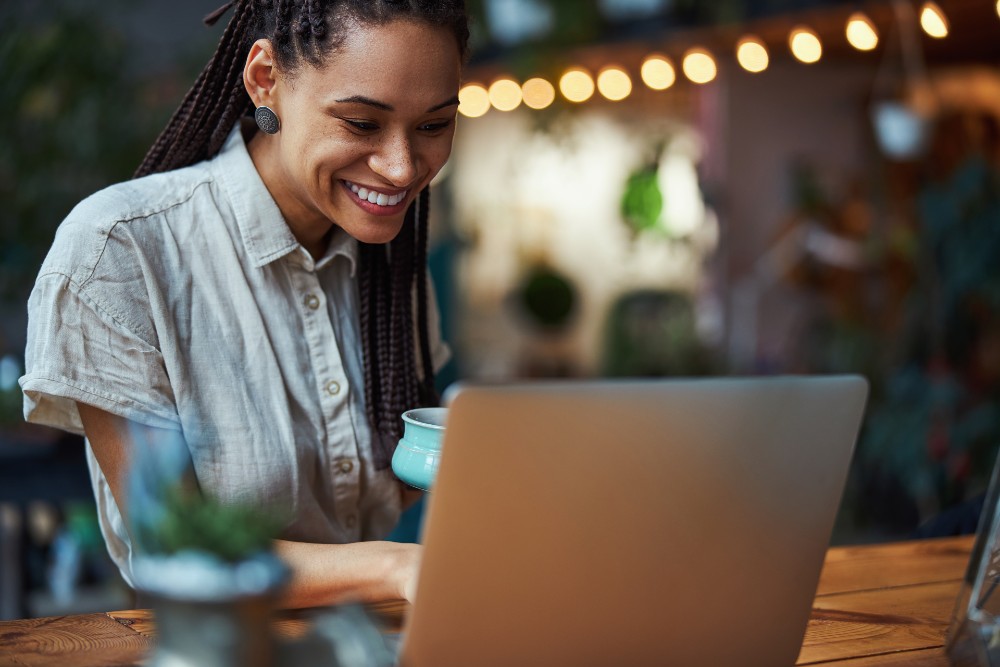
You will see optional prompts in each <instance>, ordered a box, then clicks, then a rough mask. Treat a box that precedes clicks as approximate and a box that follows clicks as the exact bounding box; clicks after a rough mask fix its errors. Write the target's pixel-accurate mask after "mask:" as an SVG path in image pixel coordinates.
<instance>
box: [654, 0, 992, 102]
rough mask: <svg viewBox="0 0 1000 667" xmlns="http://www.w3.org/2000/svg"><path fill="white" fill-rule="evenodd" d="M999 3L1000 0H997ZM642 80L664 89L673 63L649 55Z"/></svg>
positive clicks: (671, 82)
mask: <svg viewBox="0 0 1000 667" xmlns="http://www.w3.org/2000/svg"><path fill="white" fill-rule="evenodd" d="M997 2H998V3H1000V0H997ZM639 73H640V74H641V75H642V80H643V82H644V83H645V84H646V85H647V86H649V87H650V88H652V89H653V90H666V89H667V88H669V87H670V86H672V85H674V81H676V80H677V73H676V72H675V71H674V65H673V63H671V62H670V60H669V59H667V58H666V57H665V56H661V55H655V54H654V55H651V56H649V57H647V58H646V60H644V61H643V63H642V68H641V69H640V70H639Z"/></svg>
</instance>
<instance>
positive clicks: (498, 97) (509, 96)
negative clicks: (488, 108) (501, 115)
mask: <svg viewBox="0 0 1000 667" xmlns="http://www.w3.org/2000/svg"><path fill="white" fill-rule="evenodd" d="M489 96H490V104H492V105H493V108H494V109H496V110H497V111H513V110H514V109H516V108H518V107H519V106H521V86H519V85H518V83H517V81H514V80H513V79H497V80H496V81H494V82H493V83H492V84H490V90H489Z"/></svg>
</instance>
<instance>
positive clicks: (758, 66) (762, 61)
mask: <svg viewBox="0 0 1000 667" xmlns="http://www.w3.org/2000/svg"><path fill="white" fill-rule="evenodd" d="M736 60H737V62H739V64H740V67H742V68H743V69H745V70H746V71H748V72H755V73H756V72H763V71H764V70H766V69H767V66H768V63H770V57H769V56H768V54H767V47H766V46H764V42H762V41H760V39H758V38H757V37H753V36H751V35H748V36H746V37H744V38H743V39H741V40H740V41H739V44H737V45H736Z"/></svg>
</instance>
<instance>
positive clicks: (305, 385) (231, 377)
mask: <svg viewBox="0 0 1000 667" xmlns="http://www.w3.org/2000/svg"><path fill="white" fill-rule="evenodd" d="M230 9H232V10H233V16H232V18H231V20H230V22H229V24H228V26H227V28H226V30H225V32H224V34H223V36H222V39H221V41H220V44H219V47H218V49H217V51H216V53H215V55H214V57H213V58H212V59H211V61H210V62H209V64H208V65H207V66H206V67H205V69H204V70H203V72H202V73H201V75H200V76H199V77H198V79H197V81H196V82H195V85H194V87H193V88H192V89H191V91H190V92H189V93H188V94H187V96H186V97H185V98H184V100H183V101H182V102H181V105H180V107H179V108H178V109H177V111H176V112H175V114H174V116H173V117H172V118H171V120H170V122H169V123H168V125H167V127H166V129H165V130H164V131H163V132H162V134H161V135H160V137H159V138H158V139H157V140H156V142H155V144H154V145H153V147H152V148H151V149H150V151H149V153H148V154H147V156H146V158H145V160H144V161H143V163H142V164H141V165H140V167H139V169H138V170H137V172H136V178H135V179H134V180H132V181H129V182H127V183H122V184H119V185H115V186H112V187H111V188H108V189H106V190H103V191H101V192H99V193H97V194H95V195H93V196H91V197H89V198H87V199H86V200H84V201H83V202H82V203H81V204H80V205H79V206H77V207H76V209H74V211H73V212H72V213H71V214H70V215H69V217H68V218H67V219H66V220H65V221H64V222H63V224H62V225H61V227H60V229H59V232H58V234H57V237H56V240H55V242H54V244H53V247H52V249H51V250H50V252H49V255H48V257H47V258H46V261H45V263H44V265H43V267H42V270H41V272H40V274H39V277H38V279H37V281H36V284H35V288H34V290H33V292H32V296H31V299H30V302H29V327H28V344H27V351H26V355H25V357H26V362H27V363H26V365H27V371H26V375H25V376H24V377H23V378H21V386H22V389H23V390H24V394H25V414H26V416H27V418H28V419H29V420H31V421H35V422H39V423H44V424H48V425H51V426H55V427H58V428H62V429H65V430H69V431H73V432H77V433H85V435H86V436H87V440H88V452H87V453H88V460H89V462H90V469H91V475H92V477H93V480H94V488H95V494H96V496H97V502H98V507H99V510H100V519H101V524H102V529H103V533H104V536H105V541H106V542H107V545H108V549H109V552H110V553H111V555H112V557H113V558H114V560H115V562H116V563H117V564H118V566H119V568H120V569H121V571H122V574H123V575H124V577H125V579H126V581H128V582H129V583H131V584H133V585H135V582H134V580H133V578H132V559H133V556H134V555H135V554H136V552H137V550H141V549H142V547H143V545H141V544H138V545H136V544H133V537H134V535H133V534H132V533H131V532H130V529H129V524H128V521H127V519H128V504H129V499H128V498H127V497H126V495H125V489H126V488H127V485H126V483H125V477H126V474H127V466H126V463H127V461H128V460H129V458H130V452H131V450H132V449H133V448H135V447H139V446H143V445H142V443H143V442H146V441H147V440H150V439H146V438H141V437H137V436H136V435H135V434H136V433H141V432H142V431H143V430H147V431H149V430H151V431H156V430H163V429H165V430H169V431H173V432H177V433H180V434H181V436H182V437H183V439H184V442H185V443H186V446H187V450H188V452H189V454H190V473H191V475H192V478H193V479H194V480H195V481H196V482H197V486H198V487H200V489H201V490H202V492H204V493H205V494H206V495H210V496H212V497H213V498H215V499H217V500H219V501H221V502H223V503H247V502H249V503H251V504H257V505H259V506H269V507H274V506H276V507H280V508H283V509H288V510H290V511H291V513H292V517H293V519H292V521H291V522H290V523H289V525H288V526H286V527H285V529H284V532H283V534H282V538H283V539H282V540H281V541H280V542H279V543H278V544H277V547H278V550H279V552H280V553H281V554H282V555H283V556H284V557H285V558H286V560H288V561H289V563H290V564H291V565H292V568H293V572H294V574H293V583H292V586H291V588H290V591H289V594H288V599H287V600H286V603H287V604H289V605H291V606H308V605H317V604H329V603H332V602H335V601H338V600H342V599H345V598H353V599H363V600H378V599H387V598H397V597H409V596H412V587H413V585H414V577H415V574H416V569H417V563H418V561H419V557H420V547H418V546H416V545H402V544H394V543H390V542H384V541H381V540H382V539H383V538H384V537H385V536H386V535H387V534H388V533H389V531H390V530H391V529H392V527H393V526H394V524H395V522H396V520H397V519H398V517H399V515H400V512H401V509H402V507H403V505H404V504H405V502H407V501H409V500H413V497H412V496H411V495H410V494H409V493H406V492H405V491H404V487H403V485H402V484H401V483H400V482H399V481H398V480H397V479H396V478H395V477H394V476H393V475H392V472H391V470H390V468H389V465H390V461H391V457H392V453H393V449H394V447H395V444H396V442H397V441H398V439H399V436H400V432H401V421H400V414H401V412H402V411H403V410H405V409H409V408H413V407H419V406H429V405H433V404H435V403H436V402H437V396H436V394H435V392H434V383H433V380H434V373H435V371H436V369H438V368H440V366H441V365H442V364H443V363H444V362H445V361H446V360H447V357H448V348H447V347H446V346H445V344H444V343H443V342H442V341H441V339H440V333H439V329H438V325H437V310H436V306H435V304H434V302H433V299H432V291H431V290H429V289H428V285H427V276H426V243H427V216H428V207H429V196H428V185H429V183H430V181H431V180H432V179H433V178H434V176H435V174H437V172H438V171H439V170H440V169H441V167H442V166H443V165H444V163H445V162H446V161H447V159H448V156H449V154H450V152H451V144H452V138H453V135H454V131H455V113H456V110H457V106H458V97H457V94H458V86H459V81H460V69H461V65H462V61H463V58H464V56H465V52H466V44H467V40H468V26H467V19H466V13H465V7H464V3H463V2H462V0H326V1H321V0H310V1H308V2H294V1H292V0H270V1H269V0H238V1H236V2H231V3H229V4H227V5H226V6H224V7H222V8H220V10H219V11H217V12H214V13H213V14H212V15H211V16H210V17H209V19H207V20H211V21H213V22H214V21H215V20H217V19H218V18H219V17H220V16H222V15H223V14H224V13H225V12H226V11H228V10H230ZM254 119H256V123H254ZM150 441H155V438H154V439H151V440H150Z"/></svg>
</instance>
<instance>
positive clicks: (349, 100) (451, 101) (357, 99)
mask: <svg viewBox="0 0 1000 667" xmlns="http://www.w3.org/2000/svg"><path fill="white" fill-rule="evenodd" d="M337 102H338V103H340V104H365V105H367V106H370V107H374V108H376V109H381V110H382V111H395V109H394V108H393V106H392V105H391V104H386V103H385V102H379V101H378V100H373V99H372V98H370V97H365V96H364V95H351V96H350V97H345V98H343V99H340V100H337ZM457 105H458V96H457V95H455V96H454V97H450V98H448V99H447V100H445V101H444V102H441V103H440V104H435V105H434V106H432V107H431V108H430V109H428V110H427V111H426V112H424V113H434V112H435V111H440V110H441V109H444V108H445V107H450V106H457Z"/></svg>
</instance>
